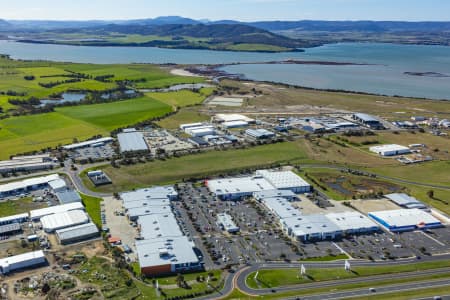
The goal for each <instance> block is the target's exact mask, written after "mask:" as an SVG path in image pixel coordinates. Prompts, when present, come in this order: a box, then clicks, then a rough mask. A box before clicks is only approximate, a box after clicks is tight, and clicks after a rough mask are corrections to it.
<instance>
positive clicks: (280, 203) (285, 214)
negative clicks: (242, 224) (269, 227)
mask: <svg viewBox="0 0 450 300" xmlns="http://www.w3.org/2000/svg"><path fill="white" fill-rule="evenodd" d="M262 202H263V203H264V205H265V206H267V208H269V209H270V210H271V211H272V212H274V213H275V214H276V215H277V216H278V218H279V219H284V218H292V217H300V216H301V215H302V213H301V212H300V210H298V209H297V208H295V207H293V206H292V205H291V203H290V202H289V201H288V200H286V199H285V198H281V197H277V198H264V199H263V200H262Z"/></svg>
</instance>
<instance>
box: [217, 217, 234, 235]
mask: <svg viewBox="0 0 450 300" xmlns="http://www.w3.org/2000/svg"><path fill="white" fill-rule="evenodd" d="M217 223H218V224H220V225H221V226H223V229H224V230H226V231H228V232H236V231H239V227H238V226H237V225H236V224H235V223H234V221H233V218H232V217H231V216H230V215H229V214H226V213H222V214H218V215H217Z"/></svg>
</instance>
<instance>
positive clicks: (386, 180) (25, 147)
mask: <svg viewBox="0 0 450 300" xmlns="http://www.w3.org/2000/svg"><path fill="white" fill-rule="evenodd" d="M220 67H221V66H220V65H218V66H211V65H189V66H186V65H174V64H165V65H149V64H128V65H125V64H124V65H112V64H111V65H96V64H75V63H57V62H45V61H25V60H14V59H11V58H10V57H8V56H1V57H0V92H1V93H0V108H1V109H0V158H1V159H2V160H1V161H0V287H1V296H0V299H172V300H175V299H224V300H230V299H352V298H355V299H409V298H414V297H416V296H417V297H419V296H420V297H422V296H423V297H434V299H440V298H441V295H442V296H444V295H446V294H448V288H449V286H450V227H449V226H450V206H449V203H450V154H449V150H450V140H449V136H448V135H449V133H450V121H449V119H450V102H448V101H437V100H424V99H412V98H403V97H389V96H380V95H369V94H358V93H348V92H343V91H319V90H313V89H305V88H300V87H293V86H289V85H281V84H277V83H270V82H257V81H250V80H247V79H245V78H241V77H239V76H236V75H231V74H224V72H223V71H221V70H220ZM11 78H12V79H11ZM12 81H14V83H11V82H12ZM413 292H414V293H413ZM416 292H417V293H416ZM408 293H409V294H408ZM404 295H406V296H405V297H406V298H396V297H397V296H399V297H400V296H401V297H403V296H404ZM408 297H409V298H408Z"/></svg>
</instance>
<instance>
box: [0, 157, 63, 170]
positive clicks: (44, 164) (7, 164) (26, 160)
mask: <svg viewBox="0 0 450 300" xmlns="http://www.w3.org/2000/svg"><path fill="white" fill-rule="evenodd" d="M54 166H55V164H54V163H53V160H52V158H51V157H50V155H49V154H42V155H33V156H15V157H13V158H12V159H11V160H3V161H0V174H5V173H12V172H23V171H39V170H49V169H52V168H53V167H54Z"/></svg>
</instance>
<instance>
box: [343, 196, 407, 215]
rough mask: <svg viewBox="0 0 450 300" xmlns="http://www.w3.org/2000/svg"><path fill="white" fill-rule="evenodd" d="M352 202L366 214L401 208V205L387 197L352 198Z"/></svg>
mask: <svg viewBox="0 0 450 300" xmlns="http://www.w3.org/2000/svg"><path fill="white" fill-rule="evenodd" d="M350 203H351V204H352V205H353V206H354V207H355V208H356V209H357V210H359V211H361V212H363V213H365V214H367V213H369V212H372V211H380V210H392V209H400V206H398V205H396V204H394V203H392V202H391V201H390V200H387V199H363V200H362V199H358V200H351V201H350Z"/></svg>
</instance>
